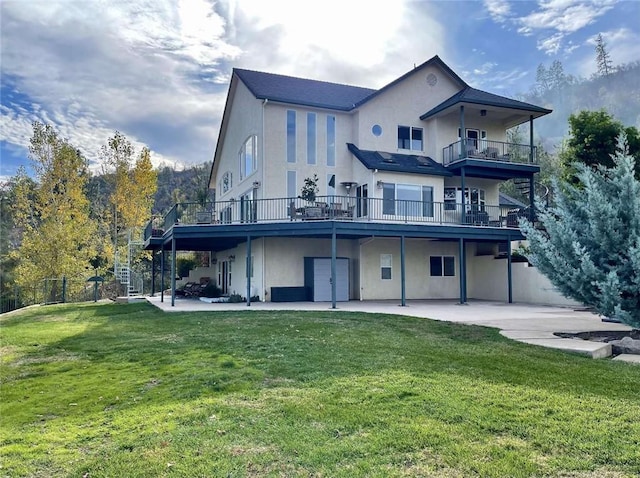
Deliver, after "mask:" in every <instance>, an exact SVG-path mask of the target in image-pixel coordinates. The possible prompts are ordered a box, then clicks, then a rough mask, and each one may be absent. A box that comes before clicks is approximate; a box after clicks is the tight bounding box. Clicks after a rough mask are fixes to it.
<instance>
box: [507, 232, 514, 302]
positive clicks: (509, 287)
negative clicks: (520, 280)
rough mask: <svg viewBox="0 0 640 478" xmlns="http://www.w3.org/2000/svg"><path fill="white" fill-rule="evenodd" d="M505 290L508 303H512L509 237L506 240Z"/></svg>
mask: <svg viewBox="0 0 640 478" xmlns="http://www.w3.org/2000/svg"><path fill="white" fill-rule="evenodd" d="M507 290H508V297H509V299H508V300H509V303H510V304H513V281H512V276H511V238H509V239H508V240H507Z"/></svg>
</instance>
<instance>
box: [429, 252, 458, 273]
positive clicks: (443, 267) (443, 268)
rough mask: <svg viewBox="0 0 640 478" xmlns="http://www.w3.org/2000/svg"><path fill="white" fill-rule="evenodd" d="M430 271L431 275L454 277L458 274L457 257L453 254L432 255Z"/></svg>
mask: <svg viewBox="0 0 640 478" xmlns="http://www.w3.org/2000/svg"><path fill="white" fill-rule="evenodd" d="M429 271H430V274H431V277H453V276H455V275H456V259H455V257H453V256H431V257H430V258H429Z"/></svg>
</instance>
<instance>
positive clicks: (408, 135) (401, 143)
mask: <svg viewBox="0 0 640 478" xmlns="http://www.w3.org/2000/svg"><path fill="white" fill-rule="evenodd" d="M398 149H410V150H413V151H422V149H423V148H422V128H413V127H411V126H398Z"/></svg>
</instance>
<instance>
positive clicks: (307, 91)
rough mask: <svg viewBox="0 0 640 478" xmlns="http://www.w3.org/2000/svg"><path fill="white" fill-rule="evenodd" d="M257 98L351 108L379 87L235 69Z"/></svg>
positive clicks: (344, 108)
mask: <svg viewBox="0 0 640 478" xmlns="http://www.w3.org/2000/svg"><path fill="white" fill-rule="evenodd" d="M233 72H234V73H235V74H236V75H238V77H239V78H240V79H241V80H242V82H243V83H244V84H245V85H247V88H249V90H250V91H251V93H253V95H254V96H255V97H256V98H259V99H262V100H264V99H268V100H270V101H279V102H282V103H291V104H296V105H303V106H314V107H318V108H331V109H335V110H343V111H349V110H351V109H353V108H354V106H355V105H356V104H357V103H359V102H361V101H362V100H364V99H365V98H367V97H368V96H370V95H372V94H373V93H375V92H376V90H372V89H370V88H361V87H359V86H349V85H341V84H339V83H329V82H326V81H317V80H308V79H304V78H295V77H293V76H285V75H276V74H274V73H264V72H260V71H252V70H241V69H238V68H234V69H233Z"/></svg>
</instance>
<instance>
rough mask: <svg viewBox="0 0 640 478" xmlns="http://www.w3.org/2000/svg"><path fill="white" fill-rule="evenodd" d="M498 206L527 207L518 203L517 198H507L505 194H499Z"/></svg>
mask: <svg viewBox="0 0 640 478" xmlns="http://www.w3.org/2000/svg"><path fill="white" fill-rule="evenodd" d="M498 198H499V200H498V204H500V205H501V206H506V207H527V205H526V204H524V203H522V202H520V201H518V200H517V199H516V198H512V197H511V196H507V195H506V194H504V193H499V194H498Z"/></svg>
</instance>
